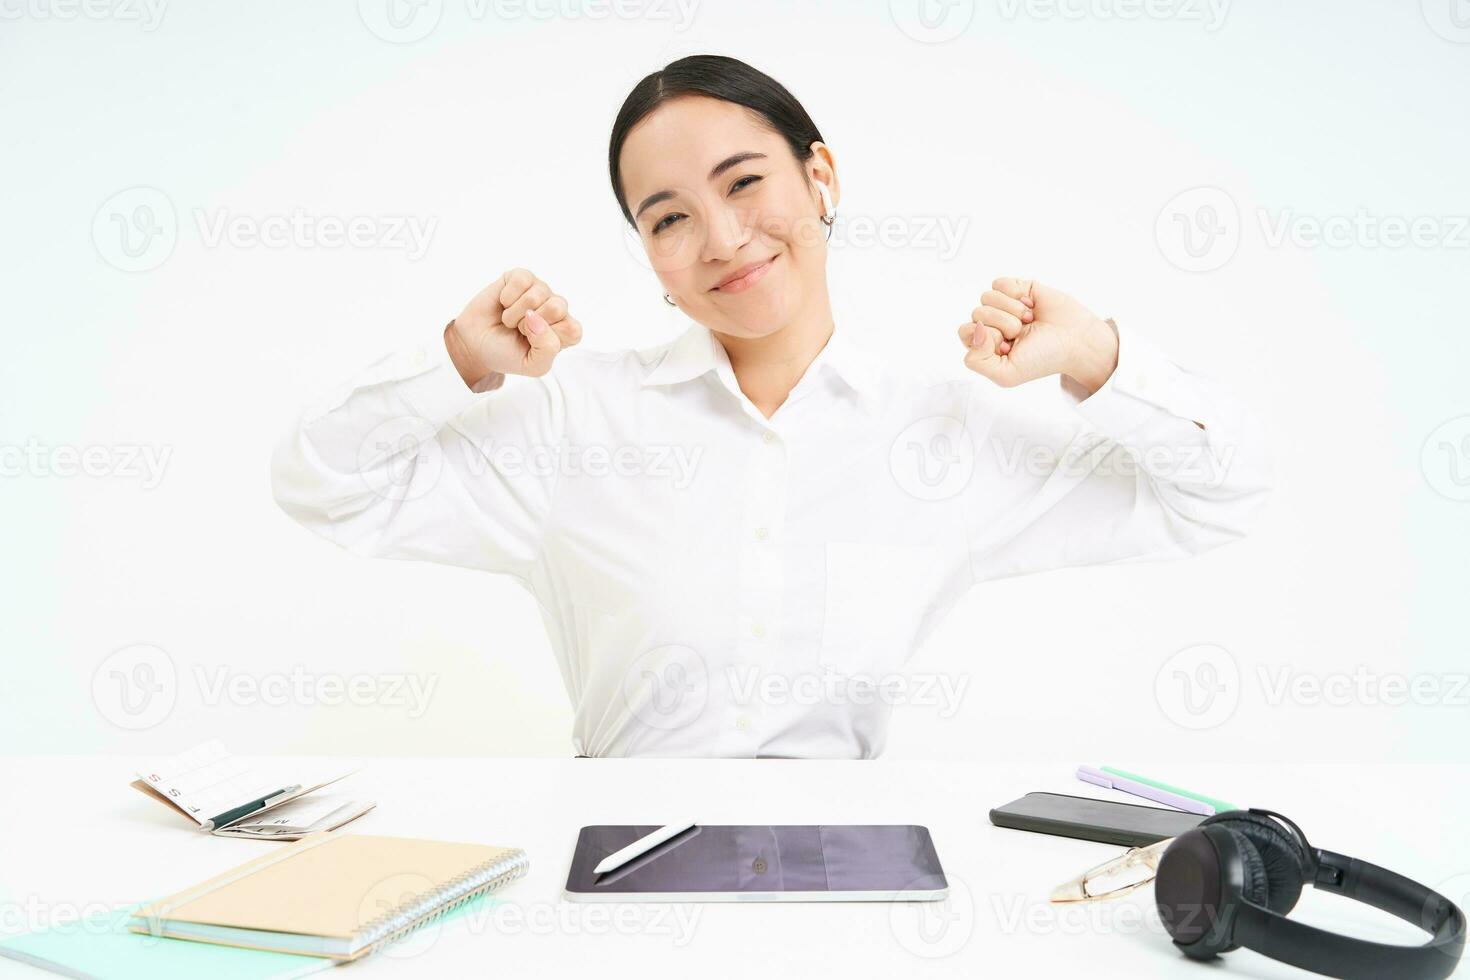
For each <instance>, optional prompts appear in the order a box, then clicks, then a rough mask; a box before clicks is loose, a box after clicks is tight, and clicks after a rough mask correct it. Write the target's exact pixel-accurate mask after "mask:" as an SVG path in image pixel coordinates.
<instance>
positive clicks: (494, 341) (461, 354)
mask: <svg viewBox="0 0 1470 980" xmlns="http://www.w3.org/2000/svg"><path fill="white" fill-rule="evenodd" d="M581 339H582V325H581V324H580V323H578V322H577V321H576V320H575V319H574V318H573V317H572V316H571V315H570V314H569V313H568V312H567V301H566V300H565V299H564V298H563V297H561V296H558V295H556V294H555V293H553V292H552V291H551V287H550V286H548V285H546V283H544V282H542V281H541V280H540V279H538V278H536V277H535V276H534V275H532V274H531V273H530V272H528V271H527V270H525V269H511V270H510V271H509V272H507V273H505V275H503V276H501V277H500V278H499V279H497V280H495V281H494V282H493V283H491V284H490V285H489V286H486V287H485V288H484V289H482V290H481V291H480V292H478V293H476V294H475V297H474V298H473V299H471V300H470V301H469V303H468V304H467V305H466V306H465V308H464V311H463V312H462V313H460V315H459V316H457V317H455V318H454V319H453V320H451V321H449V326H447V327H445V328H444V346H445V347H446V348H447V349H448V351H449V357H450V359H451V360H453V361H454V366H455V368H456V369H457V370H458V371H459V376H460V377H461V378H463V379H464V383H465V384H466V385H468V386H469V387H470V388H472V389H474V390H475V391H489V390H491V389H493V388H498V387H499V386H500V384H501V382H503V381H504V380H505V375H507V374H524V375H528V376H530V377H539V376H541V375H543V374H545V373H546V372H547V371H549V370H551V362H552V359H553V358H555V357H556V355H557V354H559V353H560V352H561V350H562V348H564V347H570V346H572V345H573V344H575V343H577V342H578V341H579V340H581Z"/></svg>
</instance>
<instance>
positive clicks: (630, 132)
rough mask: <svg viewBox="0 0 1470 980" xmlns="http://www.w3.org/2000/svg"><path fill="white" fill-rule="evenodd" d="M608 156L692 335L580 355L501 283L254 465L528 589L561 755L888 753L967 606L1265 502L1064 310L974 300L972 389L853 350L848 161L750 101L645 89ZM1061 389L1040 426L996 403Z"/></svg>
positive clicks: (407, 543) (334, 529)
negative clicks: (848, 313)
mask: <svg viewBox="0 0 1470 980" xmlns="http://www.w3.org/2000/svg"><path fill="white" fill-rule="evenodd" d="M608 162H609V167H610V171H611V178H612V187H613V192H614V194H615V195H616V196H617V199H618V203H619V205H620V207H621V208H622V211H623V214H624V216H625V217H626V218H627V220H628V221H629V223H630V224H631V225H632V226H633V227H634V228H636V229H637V231H638V234H639V235H640V237H641V239H642V241H643V245H644V248H645V249H646V250H647V253H648V255H649V258H650V261H651V263H652V265H653V268H654V270H655V272H656V274H657V276H658V278H659V281H660V283H661V284H662V286H663V288H664V290H666V292H665V294H664V298H665V300H666V301H667V302H669V303H671V304H673V305H675V306H677V307H679V309H680V310H682V311H683V312H684V313H685V314H687V315H688V316H689V317H690V319H692V320H693V321H694V323H693V325H692V326H690V327H689V328H688V329H687V330H686V331H685V332H684V333H683V334H682V335H681V336H680V337H678V338H677V339H675V340H673V341H672V342H670V343H666V344H662V345H660V346H657V347H655V348H652V349H649V350H643V351H618V352H590V351H586V350H573V349H572V348H573V347H574V346H575V345H576V344H577V343H578V342H579V341H580V340H581V338H582V327H581V324H580V323H579V322H578V321H577V320H576V319H575V318H574V317H573V316H572V315H571V313H570V310H569V307H568V304H567V301H566V300H565V299H564V298H563V297H561V296H560V295H558V294H556V293H555V292H553V291H552V289H551V287H550V286H549V285H547V284H546V283H545V282H544V281H542V280H541V279H539V278H537V277H536V276H535V275H533V274H532V273H530V272H528V271H526V270H524V269H512V270H510V271H509V272H507V273H505V274H504V275H502V276H501V277H500V278H498V279H496V280H495V282H493V283H491V284H490V285H489V286H488V287H487V288H485V289H484V290H483V291H481V292H480V293H479V294H478V295H476V296H475V297H473V298H472V299H471V300H470V301H469V303H468V305H466V306H465V308H464V310H463V312H461V313H460V314H459V316H457V317H455V318H454V319H453V320H452V321H450V323H449V325H448V326H447V327H446V328H445V329H444V330H443V334H442V338H441V337H439V336H435V337H433V338H432V340H429V341H427V343H426V346H425V347H422V348H419V349H417V350H410V351H406V352H404V353H401V354H399V355H396V356H393V357H390V358H388V359H386V360H384V361H382V362H380V363H378V364H377V365H375V366H374V367H373V368H372V369H370V370H369V371H367V372H366V373H365V374H364V375H363V376H361V377H359V378H357V379H355V380H354V381H353V382H352V383H351V384H350V385H348V386H347V387H345V388H343V389H342V390H341V391H340V392H339V393H338V394H337V395H336V396H335V397H332V398H330V399H329V400H328V401H327V402H326V403H325V404H324V405H323V406H322V407H321V408H319V409H316V410H311V411H308V412H307V413H306V414H305V415H304V417H303V418H302V420H301V422H300V424H299V426H298V427H297V428H296V429H295V430H294V431H293V432H291V433H289V434H288V436H287V438H286V439H285V440H284V441H283V442H282V444H281V445H280V447H279V449H278V451H277V453H276V456H275V460H274V483H275V493H276V498H277V500H278V501H279V502H280V505H281V506H282V507H283V508H284V509H285V511H286V512H287V513H288V514H290V515H291V516H292V517H293V518H294V519H296V520H297V521H299V522H300V523H301V524H303V525H305V526H306V527H308V528H310V529H311V530H313V531H315V532H316V533H318V534H320V535H322V536H323V537H326V538H328V539H330V540H333V541H335V542H337V543H338V544H340V545H342V546H344V547H346V548H349V549H351V550H352V551H354V552H357V553H359V554H365V555H376V556H383V557H391V558H413V559H427V560H433V561H439V562H445V563H449V564H454V565H463V566H467V567H471V568H479V569H484V570H487V571H493V572H501V573H505V574H507V575H511V576H514V577H515V578H516V579H517V580H518V581H519V582H520V583H521V584H522V585H524V586H525V588H526V589H527V590H528V591H530V593H531V594H532V595H533V596H535V598H536V600H537V602H538V603H539V605H540V608H541V612H542V617H543V619H544V621H545V624H546V628H547V630H548V631H549V633H550V638H551V643H552V647H553V648H554V650H555V651H556V655H557V658H558V662H559V665H560V668H561V672H562V677H563V680H564V682H565V684H566V688H567V692H568V694H569V695H570V696H571V699H572V704H573V706H574V709H575V716H576V717H575V727H574V731H573V744H574V745H575V747H576V751H577V753H578V754H579V755H592V756H610V755H619V756H621V755H639V754H642V755H698V756H744V757H752V756H783V757H846V758H854V757H857V758H863V757H872V756H876V755H877V754H878V753H879V752H880V751H881V750H882V748H883V744H884V739H885V732H886V728H887V724H888V720H889V715H890V713H891V708H892V704H893V702H894V700H896V699H897V698H898V697H901V696H902V685H903V675H902V671H903V668H904V664H905V661H906V660H907V658H908V656H909V655H910V653H911V652H912V651H913V650H914V649H915V648H916V647H917V646H918V645H919V643H920V642H921V641H922V640H923V639H924V638H925V636H926V635H927V634H928V633H929V632H930V631H931V630H932V629H933V627H934V626H935V625H937V623H938V622H939V620H940V619H941V618H942V617H943V616H944V615H945V613H947V612H948V610H949V609H950V608H951V607H952V606H953V604H954V602H955V601H956V600H957V599H958V598H959V597H960V595H961V594H962V593H963V592H964V591H965V590H966V589H968V588H969V587H970V586H971V585H973V584H975V583H977V582H981V581H984V580H987V579H992V578H996V577H999V576H1008V575H1015V574H1018V573H1022V572H1031V571H1037V570H1040V569H1047V568H1054V567H1058V566H1063V565H1079V564H1090V563H1102V562H1118V561H1128V560H1135V559H1151V558H1169V557H1175V556H1182V555H1187V554H1192V553H1196V552H1199V551H1203V550H1204V549H1206V548H1210V547H1213V546H1214V545H1217V544H1220V543H1222V542H1225V541H1228V540H1230V539H1232V538H1236V537H1239V536H1241V535H1242V534H1243V533H1244V532H1245V529H1246V527H1247V525H1248V522H1249V521H1250V519H1251V516H1252V514H1253V512H1254V511H1255V510H1256V508H1257V504H1258V503H1259V502H1260V501H1261V499H1262V498H1263V497H1264V495H1265V488H1266V484H1265V480H1264V477H1263V475H1262V466H1261V465H1260V462H1259V460H1260V455H1259V449H1258V445H1257V442H1256V441H1254V440H1253V439H1252V438H1251V437H1249V436H1248V435H1247V433H1246V425H1247V420H1246V416H1245V415H1244V414H1243V413H1242V412H1241V411H1240V409H1238V408H1237V407H1236V406H1234V405H1233V404H1232V402H1231V401H1230V399H1229V398H1228V397H1227V396H1226V395H1225V394H1224V393H1223V392H1221V391H1219V390H1217V389H1216V388H1215V387H1214V386H1212V385H1211V384H1210V383H1208V382H1207V381H1205V380H1204V379H1202V378H1200V377H1197V376H1195V375H1192V374H1189V373H1187V372H1186V371H1184V370H1182V369H1180V368H1178V367H1176V366H1175V365H1173V364H1172V363H1170V362H1169V361H1167V360H1166V359H1164V358H1163V357H1162V356H1161V355H1160V354H1158V353H1157V352H1155V351H1154V350H1153V348H1151V347H1150V346H1149V345H1148V343H1147V341H1145V340H1144V339H1143V338H1141V337H1140V336H1138V335H1137V334H1136V333H1134V332H1133V331H1132V330H1130V329H1128V328H1127V327H1126V326H1125V327H1124V328H1123V329H1122V331H1121V333H1120V332H1119V329H1118V328H1117V327H1116V326H1115V325H1114V324H1113V322H1112V321H1110V320H1104V319H1101V318H1099V317H1098V316H1097V315H1095V314H1094V313H1092V312H1091V311H1090V310H1088V309H1087V307H1085V306H1083V305H1082V304H1081V303H1079V302H1077V301H1076V300H1074V299H1072V298H1071V297H1069V296H1067V295H1066V294H1064V293H1062V292H1060V291H1058V290H1056V289H1053V288H1051V287H1049V286H1045V285H1042V284H1040V283H1037V282H1033V281H1031V280H1027V279H1018V278H1011V277H1006V278H1001V279H997V280H995V282H994V283H993V284H992V285H991V288H990V289H989V290H986V291H985V292H984V293H983V294H982V295H981V297H980V305H979V306H978V307H976V308H975V309H974V310H973V311H972V313H971V315H970V318H969V321H968V322H966V323H964V324H963V325H961V327H960V328H959V340H960V343H961V344H962V346H963V348H964V354H963V356H964V363H965V365H966V366H967V367H969V368H970V369H972V370H973V371H974V372H975V373H976V374H977V375H979V376H980V377H978V378H972V379H970V380H969V381H964V380H952V379H951V380H943V379H934V378H923V377H911V376H908V375H906V374H904V373H902V372H899V371H896V370H894V369H892V368H891V367H890V366H889V365H887V364H885V363H884V362H883V361H882V360H881V359H879V358H877V357H875V356H874V355H872V354H869V353H867V352H865V351H863V350H860V349H858V348H856V347H854V346H852V345H851V344H850V343H849V342H848V340H847V337H846V334H845V332H844V330H843V329H841V328H840V327H836V326H835V325H834V323H833V317H832V310H831V303H830V301H829V297H828V293H827V281H826V259H827V248H826V236H825V233H826V231H827V229H828V228H830V226H831V223H832V221H833V217H834V210H833V209H834V207H835V205H836V204H837V202H838V201H839V200H840V199H841V190H840V186H839V184H838V179H837V170H836V163H835V160H834V158H833V154H832V152H831V149H830V148H829V147H828V146H827V145H826V144H825V143H823V142H822V139H821V134H820V133H819V132H818V130H817V128H816V126H815V125H814V124H813V123H812V121H811V119H810V118H809V117H808V115H807V113H806V112H805V110H803V109H802V107H801V105H800V104H799V103H798V102H797V101H796V100H795V99H794V98H793V97H792V96H791V94H790V93H789V92H787V91H786V89H785V88H783V87H782V86H781V85H780V84H779V83H777V82H776V81H774V80H773V79H771V78H769V77H768V76H766V75H764V74H762V73H761V72H759V71H756V70H755V69H753V68H751V67H750V66H748V65H745V64H743V63H742V62H739V61H736V60H734V59H730V58H723V57H714V56H698V57H689V58H682V59H680V60H679V61H676V62H674V63H672V64H670V65H668V66H667V67H666V68H665V69H664V70H663V71H659V72H655V73H653V74H651V75H649V76H648V77H647V78H645V79H643V80H642V81H641V82H640V83H639V84H638V86H637V87H636V88H635V89H634V90H633V92H632V94H631V95H629V97H628V99H627V101H626V102H625V103H624V104H623V107H622V109H621V111H620V112H619V114H618V117H617V120H616V122H615V124H614V126H613V133H612V141H611V147H610V151H609V154H608ZM818 230H820V231H821V232H823V233H824V234H819V233H818ZM1120 338H1121V339H1120ZM1051 375H1057V376H1059V377H1060V379H1061V380H1060V384H1061V385H1062V387H1063V389H1064V390H1065V391H1066V392H1067V394H1068V397H1069V399H1070V401H1071V402H1072V404H1073V407H1072V408H1071V410H1070V411H1068V412H1065V413H1063V414H1062V415H1061V416H1060V417H1055V418H1039V417H1035V415H1034V414H1031V413H1026V412H1024V411H1022V410H1020V409H1019V407H1017V406H1016V405H1014V403H1013V402H1011V401H1010V400H1009V399H1007V398H1006V397H1005V396H1003V395H1001V394H999V393H998V392H997V391H995V389H996V388H997V387H1001V388H1004V387H1010V386H1013V385H1017V384H1020V383H1022V382H1026V381H1031V380H1035V379H1038V378H1043V377H1048V376H1051ZM508 376H519V377H515V378H514V379H513V380H508Z"/></svg>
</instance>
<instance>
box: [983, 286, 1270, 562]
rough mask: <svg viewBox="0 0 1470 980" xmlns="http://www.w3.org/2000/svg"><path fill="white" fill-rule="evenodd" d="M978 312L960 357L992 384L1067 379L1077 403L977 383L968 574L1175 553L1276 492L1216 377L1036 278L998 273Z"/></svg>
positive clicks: (1218, 532)
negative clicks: (1024, 398)
mask: <svg viewBox="0 0 1470 980" xmlns="http://www.w3.org/2000/svg"><path fill="white" fill-rule="evenodd" d="M971 319H972V322H971V323H970V324H966V325H964V326H962V327H961V328H960V331H959V333H960V339H961V340H962V341H963V342H964V343H965V345H966V347H967V351H966V354H965V363H966V365H967V366H969V367H970V368H971V369H973V370H974V371H976V372H977V373H979V374H981V375H983V376H984V377H985V378H988V379H989V380H990V381H991V382H994V383H995V385H999V386H1001V387H1010V386H1013V385H1016V384H1020V383H1022V382H1024V381H1029V380H1033V379H1035V378H1040V377H1045V376H1047V375H1052V374H1056V375H1060V376H1061V377H1062V379H1063V380H1062V385H1063V388H1064V390H1065V391H1066V393H1067V395H1068V397H1069V400H1070V402H1071V403H1072V410H1071V411H1070V412H1062V413H1053V414H1044V413H1043V414H1037V413H1033V412H1028V411H1025V410H1024V409H1023V408H1022V407H1021V406H1019V405H1017V404H1015V403H1014V402H1012V401H1011V400H1010V399H1006V398H1004V397H1002V396H999V395H998V393H997V392H995V391H994V386H993V385H991V384H987V383H985V382H977V384H976V385H975V388H974V390H973V392H972V398H971V399H970V402H969V404H970V409H969V418H967V419H966V428H967V430H968V431H969V432H971V433H972V435H973V438H974V447H975V451H976V473H975V478H974V479H973V481H972V482H971V484H970V486H971V488H972V489H973V490H974V493H973V495H972V497H973V499H972V500H971V501H969V506H968V508H967V513H968V515H969V517H970V527H969V529H968V530H969V535H970V556H971V569H972V571H973V573H974V578H975V581H983V580H985V579H989V578H997V577H1001V576H1007V575H1015V574H1021V573H1024V572H1031V571H1039V570H1042V569H1046V568H1055V567H1061V566H1068V565H1086V564H1098V563H1106V562H1123V561H1140V560H1151V559H1163V558H1175V557H1182V556H1185V555H1190V554H1196V553H1198V552H1201V551H1204V550H1206V549H1209V548H1212V547H1215V546H1217V545H1220V544H1223V543H1225V542H1227V541H1231V540H1234V539H1236V538H1239V537H1242V536H1243V535H1245V533H1246V532H1247V531H1248V529H1249V528H1250V527H1251V526H1252V524H1253V523H1254V521H1255V519H1256V516H1257V514H1258V513H1259V511H1260V508H1261V505H1262V503H1263V502H1264V500H1265V498H1266V496H1267V494H1268V492H1269V487H1270V472H1269V469H1270V468H1269V462H1268V458H1267V453H1266V448H1265V445H1264V442H1265V440H1264V434H1263V432H1262V431H1261V428H1260V426H1259V425H1258V424H1257V423H1256V421H1255V418H1254V416H1253V415H1252V414H1251V413H1250V412H1249V411H1248V410H1247V409H1246V408H1245V407H1244V406H1243V405H1242V404H1240V403H1239V402H1238V401H1237V400H1236V399H1235V398H1234V397H1233V396H1232V395H1231V393H1230V392H1229V390H1228V389H1227V388H1226V387H1225V386H1223V385H1221V384H1219V383H1218V382H1216V381H1214V380H1212V379H1210V378H1208V377H1206V376H1203V375H1200V374H1197V373H1194V372H1191V371H1188V370H1186V369H1184V368H1182V367H1180V366H1179V365H1177V364H1175V363H1174V362H1172V361H1171V360H1169V359H1168V358H1167V357H1165V356H1164V355H1163V354H1162V353H1160V352H1159V351H1158V350H1157V349H1155V348H1154V347H1153V346H1152V345H1151V344H1150V343H1149V342H1148V341H1147V340H1146V339H1145V338H1143V337H1142V336H1140V335H1139V334H1137V333H1136V332H1135V331H1132V330H1130V329H1128V328H1127V326H1126V325H1125V326H1124V327H1123V328H1121V329H1120V328H1118V327H1117V326H1116V325H1114V324H1113V322H1112V321H1110V320H1102V319H1100V318H1098V317H1097V316H1095V315H1094V314H1093V313H1092V312H1091V311H1089V310H1088V309H1087V308H1086V307H1084V306H1083V305H1082V304H1080V303H1078V302H1077V301H1076V300H1073V299H1072V298H1071V297H1069V296H1067V295H1066V294H1064V293H1061V292H1060V291H1058V290H1055V289H1052V288H1050V287H1047V286H1044V285H1042V284H1040V283H1036V282H1033V281H1030V280H1020V279H1011V278H1005V279H998V280H996V281H995V283H994V284H993V287H992V289H991V290H990V291H989V292H987V293H985V295H984V296H983V297H982V302H981V306H979V307H977V308H976V309H975V311H974V312H973V313H972V316H971Z"/></svg>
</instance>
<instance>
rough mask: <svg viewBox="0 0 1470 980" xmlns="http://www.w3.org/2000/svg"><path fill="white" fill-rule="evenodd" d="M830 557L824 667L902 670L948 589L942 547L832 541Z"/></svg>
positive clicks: (849, 670)
mask: <svg viewBox="0 0 1470 980" xmlns="http://www.w3.org/2000/svg"><path fill="white" fill-rule="evenodd" d="M825 561H826V566H827V580H826V586H825V606H826V611H825V618H824V619H823V623H822V641H821V646H820V649H819V652H818V660H819V662H820V663H821V665H822V666H823V667H829V668H831V669H833V670H835V671H838V672H839V673H844V674H855V673H856V674H872V675H882V674H887V673H892V672H896V671H899V670H901V669H902V668H903V665H904V662H905V661H906V660H907V659H908V655H909V653H910V652H912V648H913V645H914V642H915V640H916V638H917V637H918V634H919V631H920V629H921V628H922V627H923V625H924V623H925V620H926V618H928V617H929V616H930V614H931V613H932V612H933V611H934V610H935V609H936V608H937V606H938V604H939V603H940V602H941V600H942V598H943V595H944V593H945V589H946V580H947V574H948V571H949V569H948V568H947V566H946V562H945V552H944V549H942V548H940V547H939V546H938V545H929V544H919V545H907V544H905V545H897V544H883V543H876V542H866V541H829V542H827V544H826V553H825ZM878 679H881V677H879V678H878Z"/></svg>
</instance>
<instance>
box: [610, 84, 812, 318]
mask: <svg viewBox="0 0 1470 980" xmlns="http://www.w3.org/2000/svg"><path fill="white" fill-rule="evenodd" d="M812 147H813V149H814V155H813V156H812V158H811V159H810V160H808V161H807V162H806V164H804V165H801V164H798V163H797V162H796V161H795V159H794V158H793V157H792V155H791V150H790V148H789V147H788V146H787V145H786V141H785V140H784V139H783V138H782V137H781V136H780V135H778V134H777V133H774V132H771V131H770V130H769V129H767V128H765V127H763V126H761V125H759V124H758V123H757V122H756V121H755V120H754V119H753V118H752V114H751V113H750V111H749V110H747V109H745V108H744V107H742V106H738V105H735V104H733V103H730V102H723V101H721V100H719V99H710V98H705V97H702V96H686V97H683V98H679V99H674V100H671V101H669V102H666V103H665V104H663V105H662V106H660V107H659V108H657V109H655V110H654V111H653V112H652V113H650V114H649V115H648V116H647V117H646V118H644V119H643V120H642V121H641V122H640V123H639V124H638V125H637V126H635V127H634V128H633V129H632V131H631V132H629V134H628V138H627V140H626V141H624V143H623V149H622V155H621V157H620V158H619V163H620V166H621V168H622V181H623V193H624V195H625V200H626V201H627V202H628V208H629V210H631V211H632V212H633V219H634V221H635V222H636V224H637V226H638V234H639V237H640V238H642V240H643V247H644V250H645V251H646V252H647V253H648V258H649V261H650V263H651V264H652V266H653V270H654V272H655V273H656V274H657V275H658V278H659V282H660V283H662V284H663V287H664V291H665V292H667V293H668V294H669V295H670V296H671V297H672V298H673V299H674V301H675V302H676V303H677V304H678V306H679V308H680V309H682V310H683V311H684V312H685V313H686V314H688V315H689V316H690V317H691V318H693V319H694V320H696V321H698V322H699V323H702V324H704V325H705V326H707V327H709V328H710V329H711V330H714V331H717V332H719V333H725V334H731V335H734V336H740V337H761V336H765V335H767V334H771V333H774V332H775V331H777V330H780V329H781V328H782V327H784V326H786V324H787V323H789V322H790V321H791V320H792V319H793V318H794V317H795V316H797V315H798V314H799V313H800V312H801V311H802V310H803V309H805V307H806V304H807V303H808V302H809V301H810V300H811V299H812V297H814V296H825V292H826V266H827V226H826V225H824V224H822V223H821V220H820V215H821V213H822V208H823V204H822V199H821V197H820V195H819V192H818V191H817V189H816V187H815V186H814V185H813V184H812V183H810V182H809V179H808V178H810V180H811V181H818V180H820V181H823V182H824V183H826V185H827V188H828V190H829V191H831V193H832V201H833V205H834V206H835V205H836V203H837V198H838V188H837V180H836V172H835V170H834V169H833V164H832V154H831V152H830V151H829V150H828V149H827V147H826V146H825V145H824V144H822V143H813V144H812ZM803 167H805V169H803ZM750 268H754V272H753V274H751V275H749V276H746V277H743V278H741V279H738V280H735V281H733V282H727V280H729V279H730V278H731V277H732V276H734V275H736V274H737V273H740V272H742V271H746V270H747V269H750Z"/></svg>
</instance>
